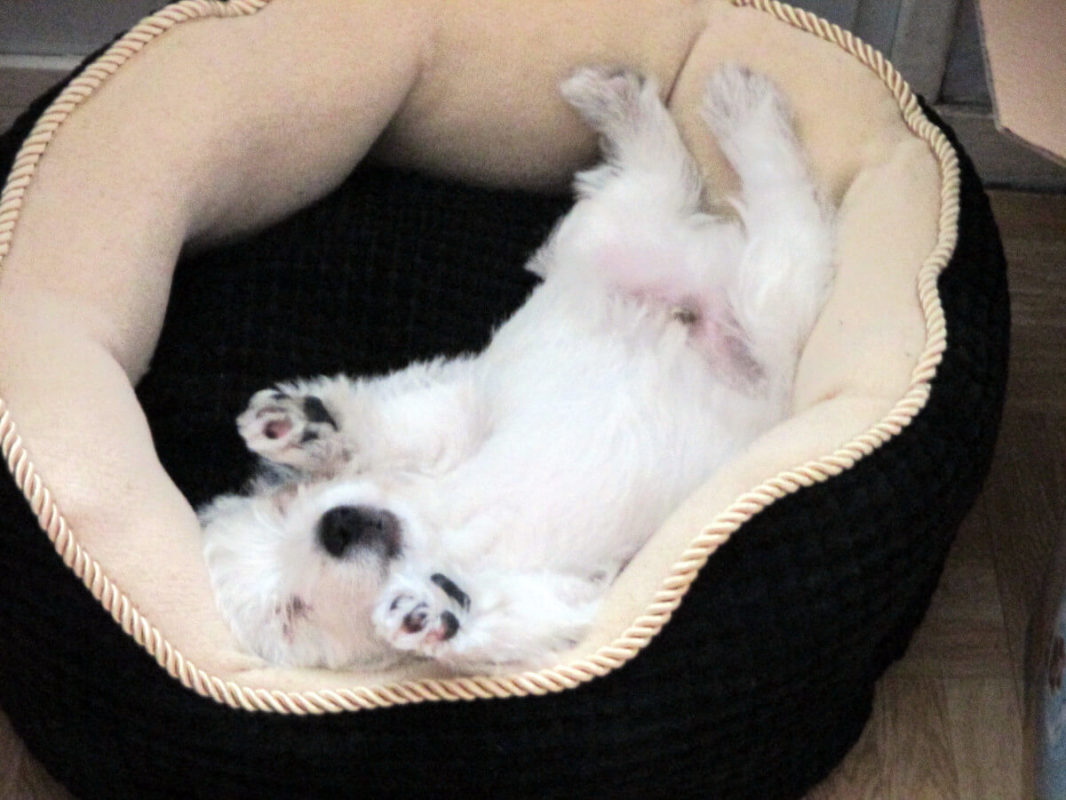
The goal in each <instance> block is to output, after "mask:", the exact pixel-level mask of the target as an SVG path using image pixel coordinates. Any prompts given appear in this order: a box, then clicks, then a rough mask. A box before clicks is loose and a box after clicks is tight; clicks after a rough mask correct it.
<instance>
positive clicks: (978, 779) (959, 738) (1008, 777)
mask: <svg viewBox="0 0 1066 800" xmlns="http://www.w3.org/2000/svg"><path fill="white" fill-rule="evenodd" d="M944 691H945V697H946V700H947V713H948V725H949V729H950V734H951V752H952V757H953V759H954V761H955V767H956V774H957V775H958V781H959V782H958V792H959V796H960V797H962V798H965V800H1021V798H1022V796H1023V795H1022V773H1023V758H1022V727H1021V717H1022V715H1021V710H1020V706H1019V704H1018V697H1017V694H1016V692H1015V686H1014V682H1013V681H1011V680H1003V679H968V680H951V681H945V682H944Z"/></svg>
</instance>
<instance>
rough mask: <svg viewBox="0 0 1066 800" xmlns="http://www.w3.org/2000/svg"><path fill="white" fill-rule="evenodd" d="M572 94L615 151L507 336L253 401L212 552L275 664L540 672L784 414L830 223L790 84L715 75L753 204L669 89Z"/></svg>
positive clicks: (570, 218)
mask: <svg viewBox="0 0 1066 800" xmlns="http://www.w3.org/2000/svg"><path fill="white" fill-rule="evenodd" d="M562 91H563V94H564V96H565V97H566V99H567V100H568V101H569V102H570V103H571V104H572V105H573V106H574V107H575V108H576V109H577V110H578V111H579V112H580V113H581V115H582V116H583V117H584V118H585V120H586V121H588V123H589V124H590V125H591V126H592V127H593V128H594V129H595V130H597V131H598V132H599V133H600V134H601V136H602V141H603V146H604V153H605V160H604V162H603V163H602V164H601V165H599V166H597V167H595V168H594V169H591V170H589V171H587V172H584V173H581V174H579V175H578V176H577V179H576V188H577V195H578V200H577V203H576V205H575V206H574V208H573V210H572V211H571V212H570V213H569V214H568V215H567V216H566V217H565V218H564V219H563V220H562V221H561V223H560V224H559V225H558V226H557V228H556V230H555V232H554V233H553V234H552V236H551V237H550V239H549V240H548V242H547V243H546V244H545V245H544V246H543V247H542V249H541V250H540V251H539V252H538V253H537V254H536V255H535V256H534V258H533V259H532V261H531V262H530V264H529V268H530V269H532V270H533V271H534V272H536V273H538V274H539V275H541V276H542V277H543V278H544V280H543V282H542V283H541V284H540V285H539V286H538V287H537V288H536V289H535V290H534V291H533V292H532V294H531V295H530V297H529V298H528V300H527V301H526V303H525V304H524V305H523V306H522V307H521V308H520V309H519V310H518V311H517V312H516V313H515V314H514V315H513V316H512V317H511V318H510V319H509V320H508V321H507V322H506V323H505V324H504V325H503V326H502V327H500V328H499V330H498V331H496V333H495V335H494V337H493V339H492V342H491V343H490V345H489V346H488V348H487V349H486V350H485V351H484V352H482V353H480V354H479V355H477V356H472V357H465V358H459V359H453V360H443V359H442V360H437V361H433V362H429V363H417V364H413V365H411V366H410V367H408V368H407V369H404V370H402V371H400V372H397V373H395V374H391V375H386V376H383V377H376V378H365V379H355V380H353V379H350V378H347V377H343V376H342V377H335V378H319V379H315V380H310V381H301V382H296V383H291V384H286V385H283V386H279V387H277V388H275V389H268V390H264V391H262V392H259V393H258V394H257V395H255V396H254V397H253V398H252V401H251V403H250V405H249V408H248V410H247V411H245V412H244V414H242V415H241V417H240V418H239V420H238V426H239V428H240V431H241V433H242V435H243V436H244V437H245V440H246V442H247V443H248V446H249V447H250V448H251V449H252V450H253V451H255V452H257V453H259V454H260V455H261V456H262V457H263V459H264V462H265V465H266V468H265V470H264V473H263V475H262V476H261V477H260V478H259V479H258V480H257V481H256V482H255V483H254V485H253V486H252V488H251V490H250V491H249V492H248V493H247V494H246V495H242V496H238V495H230V496H224V497H221V498H218V499H217V500H215V501H214V502H213V503H212V504H211V505H209V506H208V507H207V508H205V509H204V510H203V511H202V521H203V525H204V532H205V554H206V557H207V563H208V567H209V570H210V573H211V578H212V581H213V585H214V588H215V590H216V593H217V597H218V602H219V605H220V608H221V609H222V612H223V613H224V614H225V616H226V618H227V620H228V621H229V623H230V625H231V626H232V628H233V630H234V631H235V633H236V635H237V637H238V639H239V640H240V642H241V643H242V644H243V645H244V646H246V647H247V648H249V649H251V650H252V651H254V652H256V653H258V654H260V655H261V656H262V657H264V658H266V659H267V660H269V661H271V662H275V663H279V664H286V665H307V666H316V665H318V666H327V667H340V666H343V665H347V664H355V663H375V662H380V663H384V662H391V661H393V660H395V659H396V658H398V657H400V656H402V655H404V654H414V655H417V656H422V657H428V658H433V659H437V660H438V661H440V662H442V663H444V664H446V665H449V666H451V667H454V668H457V669H466V670H469V669H484V668H490V667H493V666H499V665H508V666H514V665H538V664H543V663H545V661H546V660H548V659H550V658H552V657H554V654H556V653H558V652H559V651H561V650H564V649H566V648H567V647H570V646H572V645H573V644H574V643H575V642H577V641H578V640H579V639H580V638H581V637H582V635H583V634H584V633H585V631H586V629H587V627H588V626H589V624H590V622H591V621H592V619H593V616H594V614H595V613H596V609H597V605H598V603H599V600H600V598H601V596H602V595H603V593H604V591H605V589H606V587H607V586H608V585H609V584H610V582H611V581H612V580H613V579H614V577H615V576H616V575H617V574H618V572H619V571H620V570H621V569H623V568H624V566H625V565H626V563H627V562H628V561H629V559H630V558H632V556H633V555H634V554H635V553H636V552H637V550H638V549H639V548H640V547H641V546H642V545H643V544H644V542H645V541H646V540H647V538H648V537H649V535H650V534H651V533H652V532H653V531H654V530H655V529H656V528H657V526H658V525H660V524H661V523H662V521H663V520H664V519H665V517H666V516H667V514H668V513H669V512H670V511H671V510H672V509H673V508H674V507H675V506H676V505H677V504H678V503H679V502H680V501H681V500H682V499H683V498H684V497H685V496H686V494H688V493H689V492H691V491H692V490H693V488H694V487H695V486H696V485H698V484H699V483H700V482H701V481H703V480H704V479H706V478H707V477H708V476H709V475H710V474H711V473H712V472H713V471H714V470H715V469H716V468H717V467H718V466H719V465H721V464H722V463H723V462H724V461H726V460H727V459H729V458H730V457H731V456H733V455H734V454H735V453H736V452H737V451H738V449H740V448H742V447H744V446H745V445H746V444H747V443H748V442H750V441H751V440H752V439H753V438H755V437H756V436H758V435H759V434H760V433H761V432H763V431H765V430H766V429H767V428H769V427H770V426H771V425H773V424H774V423H775V422H777V421H779V420H780V419H781V418H782V417H783V415H784V414H785V412H786V409H787V406H788V402H789V398H790V394H791V387H792V382H793V375H794V372H795V367H796V361H797V358H798V356H799V352H800V349H801V347H802V345H803V343H804V341H805V339H806V337H807V335H808V333H809V331H810V328H811V326H812V325H813V323H814V320H815V318H816V316H817V314H818V313H819V310H820V309H821V306H822V303H823V300H824V297H825V294H826V292H827V289H828V286H829V284H830V281H831V252H832V246H833V244H832V242H833V236H832V224H831V219H830V215H829V213H828V212H827V210H826V209H825V208H824V207H823V205H822V204H821V203H820V202H819V200H818V197H817V193H816V191H815V188H814V185H813V183H812V180H811V178H810V175H809V173H808V170H807V166H806V163H805V159H804V156H803V153H802V151H801V149H800V146H799V144H798V142H797V139H796V136H795V134H794V132H793V129H792V123H791V118H790V112H789V110H788V108H787V105H786V103H785V101H784V99H783V98H782V96H781V95H780V94H779V92H778V91H777V89H776V88H775V87H774V86H773V85H772V84H771V83H770V82H769V81H768V80H767V79H766V78H764V77H762V76H760V75H756V74H752V73H750V72H748V71H746V70H744V69H742V68H740V67H736V66H725V67H722V68H720V69H719V70H718V71H717V72H716V73H715V74H714V75H713V76H712V78H711V79H710V81H709V83H708V86H707V91H706V97H705V118H706V120H707V122H708V124H709V126H710V129H711V131H712V132H713V133H714V134H715V136H716V137H717V140H718V142H719V144H720V146H721V149H722V151H723V153H724V155H725V156H726V158H727V159H728V160H729V162H730V164H731V165H732V166H733V168H734V169H735V170H736V172H737V173H738V175H739V178H740V181H741V194H742V196H741V198H740V199H739V201H738V202H737V210H738V212H739V217H740V219H739V220H737V219H733V218H725V217H715V216H710V215H708V214H705V213H703V212H701V211H700V201H701V192H702V186H701V181H700V178H699V174H698V171H697V168H696V166H695V164H694V162H693V161H692V159H691V157H690V155H689V154H688V152H687V151H686V149H685V147H684V145H683V143H682V141H681V138H680V136H679V134H678V131H677V129H676V127H675V125H674V123H673V121H672V119H671V118H670V116H669V115H668V113H667V111H666V109H665V107H664V106H663V104H662V102H661V100H660V99H659V96H658V87H657V85H656V83H655V82H654V81H653V80H648V79H642V78H641V77H639V76H637V75H636V74H634V73H629V72H611V71H608V70H604V69H599V68H587V69H583V70H580V71H579V72H577V73H576V74H575V75H574V76H573V77H571V78H570V79H569V80H567V81H566V82H565V83H564V84H563V86H562Z"/></svg>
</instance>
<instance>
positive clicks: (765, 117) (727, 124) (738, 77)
mask: <svg viewBox="0 0 1066 800" xmlns="http://www.w3.org/2000/svg"><path fill="white" fill-rule="evenodd" d="M703 114H704V117H705V118H706V120H707V124H708V125H710V126H711V130H712V131H713V132H714V134H715V136H717V137H718V139H720V140H730V139H734V138H737V137H741V136H746V135H751V134H754V133H756V132H757V131H758V130H759V129H765V128H767V127H778V126H780V125H781V124H782V123H784V124H785V125H786V126H787V125H788V124H789V121H790V119H791V116H792V112H791V110H790V108H789V105H788V102H787V101H786V100H785V98H784V96H783V95H782V94H781V92H780V90H779V89H778V88H777V86H776V85H775V84H774V83H773V81H771V80H770V79H769V78H768V77H766V76H765V75H763V74H761V73H758V72H752V71H751V70H749V69H748V68H747V67H743V66H741V65H739V64H731V63H730V64H723V65H722V66H720V67H718V69H716V70H715V71H714V72H713V73H712V74H711V77H710V79H709V80H708V81H707V89H706V93H705V94H704V101H703Z"/></svg>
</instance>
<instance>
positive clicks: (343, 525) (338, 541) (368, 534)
mask: <svg viewBox="0 0 1066 800" xmlns="http://www.w3.org/2000/svg"><path fill="white" fill-rule="evenodd" d="M400 534H401V525H400V520H399V518H397V516H396V515H395V514H393V513H392V512H391V511H387V510H385V509H383V508H372V507H369V506H337V507H336V508H331V509H330V510H329V511H327V512H326V513H325V514H323V515H322V518H321V519H320V520H319V521H318V530H317V536H318V542H319V544H321V545H322V548H323V549H324V550H325V551H326V552H327V553H329V554H330V555H331V556H333V557H334V558H344V557H346V556H349V555H355V554H357V553H359V552H376V553H378V554H380V555H381V556H382V557H384V558H388V559H391V558H396V556H398V555H399V554H400Z"/></svg>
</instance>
